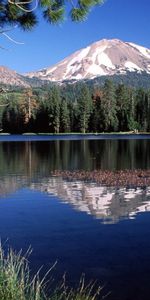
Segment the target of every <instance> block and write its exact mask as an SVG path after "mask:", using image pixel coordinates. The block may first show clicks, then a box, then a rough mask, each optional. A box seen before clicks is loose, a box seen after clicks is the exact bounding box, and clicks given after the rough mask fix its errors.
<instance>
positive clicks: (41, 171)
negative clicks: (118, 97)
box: [0, 136, 150, 300]
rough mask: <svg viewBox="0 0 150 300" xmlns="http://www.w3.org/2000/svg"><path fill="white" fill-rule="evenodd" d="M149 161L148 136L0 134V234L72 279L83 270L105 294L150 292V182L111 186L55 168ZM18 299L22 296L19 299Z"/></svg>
mask: <svg viewBox="0 0 150 300" xmlns="http://www.w3.org/2000/svg"><path fill="white" fill-rule="evenodd" d="M126 169H128V170H137V169H142V170H148V169H150V139H149V137H147V136H143V137H142V136H140V137H139V136H132V137H130V138H127V137H126V136H122V137H121V138H119V137H117V136H116V137H115V138H113V137H112V136H106V137H105V138H104V137H103V138H102V137H100V138H99V136H89V137H88V138H86V139H83V137H80V136H72V137H66V136H64V137H63V138H61V139H60V138H59V137H53V136H52V137H50V136H46V137H44V136H43V137H42V136H39V137H36V136H33V137H32V136H30V137H29V136H23V137H22V136H1V137H0V237H1V240H2V243H4V247H7V246H8V245H11V246H12V247H13V248H14V249H16V250H17V251H19V250H20V249H23V253H24V252H26V251H27V249H28V248H29V246H31V248H32V249H33V252H32V254H31V256H30V259H29V260H30V267H31V269H32V270H33V271H37V270H38V269H39V268H40V267H41V266H43V269H42V272H43V273H44V272H45V271H47V270H48V269H49V268H50V267H51V266H52V265H53V264H54V263H55V262H56V261H57V265H56V267H55V270H53V271H52V274H51V276H52V277H54V278H55V280H56V281H57V280H60V279H61V278H62V276H63V274H64V273H66V278H67V281H68V283H69V284H71V285H75V283H77V282H79V279H80V277H81V275H82V274H83V273H85V278H86V280H87V282H88V281H89V280H91V279H93V280H95V279H96V280H97V281H98V283H100V285H102V286H103V291H102V296H103V295H106V294H108V293H109V292H110V294H109V295H108V296H107V298H106V299H108V300H109V299H110V300H127V299H128V300H134V299H136V300H147V299H149V297H150V296H149V295H150V285H149V281H150V187H149V186H144V187H142V188H140V187H137V188H136V187H135V186H134V187H132V186H128V187H121V188H119V187H113V186H111V187H109V186H107V187H106V186H104V185H101V184H97V183H96V182H94V181H92V180H86V181H83V180H80V179H76V180H70V179H67V178H63V177H62V176H54V172H55V171H56V170H60V171H63V170H65V171H74V170H77V171H78V172H82V171H93V170H102V171H104V172H105V171H108V170H109V171H111V172H115V171H117V170H118V171H119V170H122V171H124V170H126ZM16 300H19V299H16Z"/></svg>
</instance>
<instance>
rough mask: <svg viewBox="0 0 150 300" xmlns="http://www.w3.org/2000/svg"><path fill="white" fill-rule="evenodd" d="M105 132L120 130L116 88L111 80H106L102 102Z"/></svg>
mask: <svg viewBox="0 0 150 300" xmlns="http://www.w3.org/2000/svg"><path fill="white" fill-rule="evenodd" d="M101 108H102V118H103V123H104V125H103V126H104V127H103V128H104V131H116V130H117V128H118V120H117V106H116V97H115V88H114V85H113V82H112V81H111V80H106V81H105V84H104V88H103V96H102V101H101Z"/></svg>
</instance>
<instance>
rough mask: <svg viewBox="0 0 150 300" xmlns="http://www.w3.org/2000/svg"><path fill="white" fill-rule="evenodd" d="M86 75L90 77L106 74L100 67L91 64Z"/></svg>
mask: <svg viewBox="0 0 150 300" xmlns="http://www.w3.org/2000/svg"><path fill="white" fill-rule="evenodd" d="M88 73H90V74H92V75H107V73H106V72H105V71H104V70H103V69H102V68H101V67H100V66H98V65H96V64H93V65H91V66H90V67H89V68H88V70H87V74H88Z"/></svg>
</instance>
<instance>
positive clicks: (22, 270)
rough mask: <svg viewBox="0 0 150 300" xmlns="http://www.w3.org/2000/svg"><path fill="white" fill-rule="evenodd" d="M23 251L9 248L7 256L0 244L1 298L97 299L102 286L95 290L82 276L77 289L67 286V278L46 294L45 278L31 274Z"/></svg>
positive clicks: (38, 299)
mask: <svg viewBox="0 0 150 300" xmlns="http://www.w3.org/2000/svg"><path fill="white" fill-rule="evenodd" d="M28 254H29V253H27V254H26V255H25V256H22V255H21V252H19V253H17V254H16V253H15V252H14V251H13V250H12V249H9V250H8V252H7V255H6V256H5V254H4V251H3V249H2V246H1V245H0V300H96V299H100V298H99V293H100V291H101V288H100V287H99V288H98V289H97V290H96V292H94V289H95V285H94V284H93V283H90V284H88V285H85V282H84V277H82V278H81V280H80V283H79V286H78V288H77V289H70V288H68V287H66V285H65V280H63V282H62V283H61V284H59V285H58V286H57V287H56V288H55V290H54V291H51V294H50V296H46V294H45V292H44V290H45V278H46V276H45V278H43V279H42V280H40V279H39V273H37V274H36V275H35V276H34V277H33V278H31V276H30V270H29V263H28V260H27V257H28Z"/></svg>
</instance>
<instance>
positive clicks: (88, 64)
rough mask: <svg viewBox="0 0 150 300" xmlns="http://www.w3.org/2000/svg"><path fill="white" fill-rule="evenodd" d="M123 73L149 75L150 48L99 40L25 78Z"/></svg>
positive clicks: (55, 78)
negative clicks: (143, 73) (144, 73)
mask: <svg viewBox="0 0 150 300" xmlns="http://www.w3.org/2000/svg"><path fill="white" fill-rule="evenodd" d="M127 72H138V73H141V72H146V73H148V74H150V49H147V48H144V47H142V46H139V45H136V44H133V43H126V42H122V41H120V40H117V39H112V40H106V39H103V40H101V41H98V42H96V43H93V44H92V45H90V46H88V47H86V48H84V49H81V50H79V51H77V52H75V53H73V54H72V55H70V56H68V57H67V58H65V59H64V60H62V61H61V62H59V63H58V64H56V65H54V66H52V67H49V68H45V69H42V70H40V71H37V72H32V73H28V74H27V76H28V77H30V78H33V77H36V78H39V79H42V80H50V81H64V80H79V79H92V78H95V77H97V76H106V75H114V74H126V73H127Z"/></svg>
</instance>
